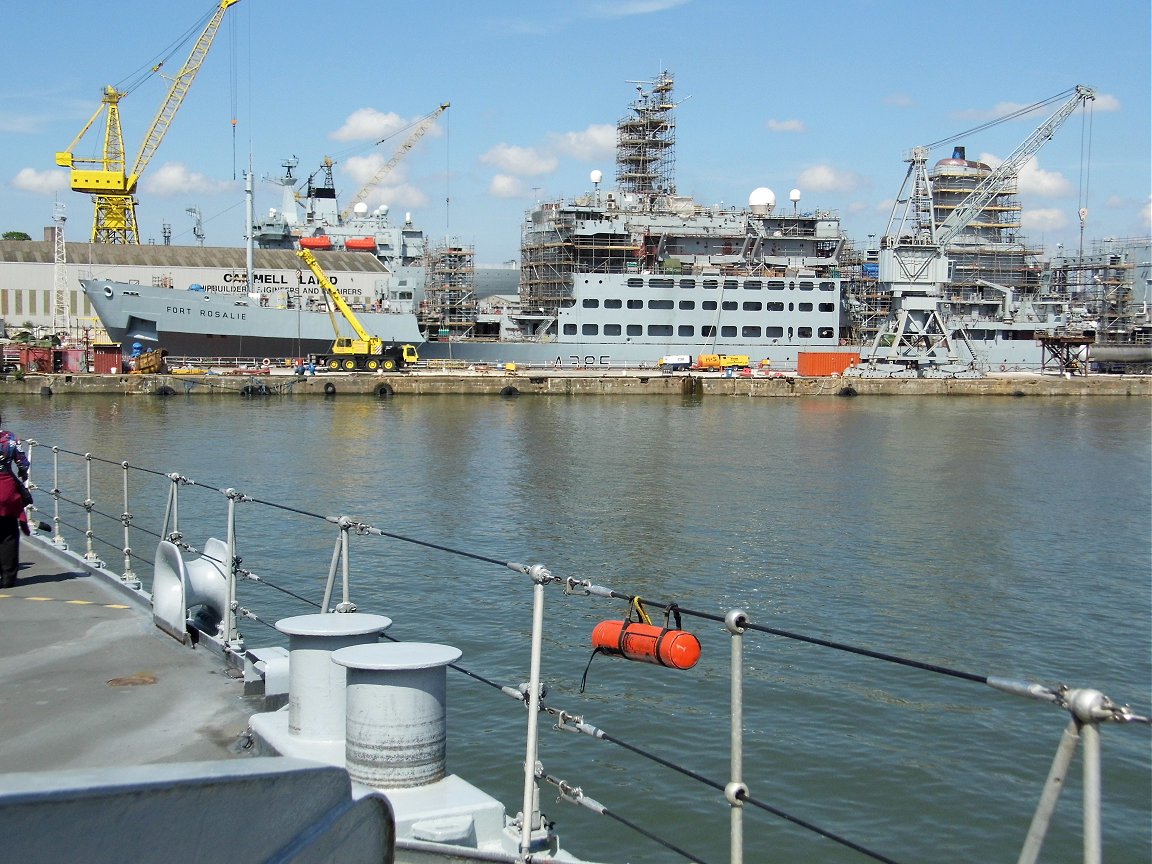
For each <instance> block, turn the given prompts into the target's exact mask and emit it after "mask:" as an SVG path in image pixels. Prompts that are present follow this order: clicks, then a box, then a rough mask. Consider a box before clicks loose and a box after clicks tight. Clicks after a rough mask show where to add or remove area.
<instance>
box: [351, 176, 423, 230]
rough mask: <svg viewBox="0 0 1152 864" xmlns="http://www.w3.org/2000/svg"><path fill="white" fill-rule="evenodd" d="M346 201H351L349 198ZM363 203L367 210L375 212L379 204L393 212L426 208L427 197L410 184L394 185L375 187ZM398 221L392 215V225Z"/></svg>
mask: <svg viewBox="0 0 1152 864" xmlns="http://www.w3.org/2000/svg"><path fill="white" fill-rule="evenodd" d="M353 194H355V193H353ZM348 200H351V196H349V199H348ZM364 203H365V204H367V205H368V209H369V210H375V209H376V208H377V207H378V206H379V205H381V204H385V205H387V206H388V209H389V210H390V211H395V210H396V209H397V208H405V209H418V208H420V207H425V206H427V204H428V196H427V195H426V194H424V190H422V189H419V188H417V187H416V186H413V185H412V184H411V183H395V184H394V185H388V186H377V187H376V188H375V189H373V190H372V191H371V192H369V193H368V195H367V196H365V198H364ZM399 219H400V217H399V215H397V214H396V213H393V214H392V224H393V225H396V224H398V223H399Z"/></svg>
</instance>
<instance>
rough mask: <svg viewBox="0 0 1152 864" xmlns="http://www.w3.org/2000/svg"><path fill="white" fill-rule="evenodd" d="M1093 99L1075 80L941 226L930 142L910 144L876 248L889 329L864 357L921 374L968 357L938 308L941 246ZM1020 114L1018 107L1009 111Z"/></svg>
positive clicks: (945, 267) (943, 276) (944, 265)
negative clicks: (931, 171) (931, 175)
mask: <svg viewBox="0 0 1152 864" xmlns="http://www.w3.org/2000/svg"><path fill="white" fill-rule="evenodd" d="M1066 92H1067V91H1066ZM1063 95H1064V94H1060V96H1063ZM1060 96H1057V97H1054V99H1055V98H1060ZM1095 98H1096V91H1095V90H1094V89H1093V88H1091V87H1086V86H1084V85H1077V86H1076V87H1075V88H1074V90H1073V91H1072V95H1071V97H1070V98H1069V99H1068V100H1067V101H1066V102H1064V103H1063V104H1062V105H1061V106H1060V107H1059V108H1058V109H1057V110H1056V112H1055V113H1054V114H1053V115H1052V116H1051V117H1049V118H1048V119H1047V120H1045V121H1044V122H1043V123H1042V124H1041V125H1040V126H1039V127H1037V129H1036V130H1035V131H1034V132H1033V133H1032V134H1031V135H1029V136H1028V138H1027V139H1025V140H1024V142H1023V143H1022V144H1020V146H1018V147H1017V148H1016V150H1015V151H1014V152H1013V153H1012V155H1011V156H1009V157H1008V158H1007V159H1005V160H1004V161H1003V162H1002V163H1001V164H1000V165H999V166H997V167H996V169H995V170H993V171H992V172H991V173H990V174H988V176H987V177H985V178H984V180H983V181H982V182H981V183H980V184H979V185H978V186H977V187H976V188H975V189H973V190H972V191H971V192H970V193H969V194H968V196H967V197H966V198H965V199H964V200H963V201H961V202H960V204H959V205H958V206H957V207H956V208H955V209H953V210H952V212H951V213H950V214H949V215H948V217H947V218H946V219H945V220H944V221H943V222H941V223H940V224H939V226H937V225H936V220H935V213H936V207H935V202H934V201H933V197H932V184H931V181H930V180H929V178H928V168H927V166H928V152H929V150H930V147H915V148H913V150H912V151H911V153H910V154H909V155H908V157H906V159H905V161H906V162H908V163H909V167H908V172H907V174H906V175H905V178H904V185H903V186H902V188H901V190H900V195H899V196H897V201H896V206H895V207H894V208H893V212H892V217H891V218H890V219H889V223H888V230H887V232H886V233H885V235H884V237H883V239H882V241H881V247H880V260H879V282H880V286H881V288H882V289H887V290H890V291H891V292H892V305H891V311H890V313H889V316H888V322H887V324H886V326H885V327H882V328H881V329H880V331H879V332H878V333H877V334H876V339H875V340H874V341H873V343H872V346H871V349H870V351H869V352H868V353H866V355H865V357H864V358H862V359H863V360H864V361H865V362H867V363H873V364H874V363H875V362H878V361H879V362H896V363H904V364H909V365H910V366H913V367H917V368H918V369H919V370H920V371H921V372H923V371H924V370H925V369H927V368H930V367H933V366H941V365H950V364H958V363H961V364H962V363H964V362H967V361H969V360H971V359H973V358H962V357H960V356H959V355H958V354H957V351H956V349H957V343H958V342H964V341H966V340H965V337H964V334H963V330H962V329H960V328H959V326H957V325H955V324H954V323H951V322H949V321H948V320H947V318H946V316H945V315H944V314H943V313H942V312H941V308H940V307H941V303H942V301H943V299H944V292H943V288H944V285H945V284H946V283H947V282H948V281H949V279H950V261H949V259H948V256H947V254H946V250H947V249H948V246H949V244H950V243H951V242H952V241H953V240H954V239H955V238H956V236H957V235H958V234H960V232H962V231H963V230H964V229H965V228H967V227H968V225H969V223H971V222H972V221H973V219H975V218H976V217H977V216H978V215H979V214H980V213H981V212H982V211H983V210H984V209H985V208H986V207H987V206H988V205H989V203H990V202H991V201H992V199H993V198H995V197H996V196H997V195H998V194H1000V192H1001V190H1002V188H1003V186H1004V183H1005V181H1007V180H1009V179H1010V178H1012V177H1014V176H1015V175H1016V173H1017V172H1018V171H1019V170H1020V169H1021V168H1022V167H1023V166H1024V163H1025V162H1027V161H1028V159H1029V158H1030V157H1031V156H1032V155H1033V154H1034V153H1035V152H1036V151H1037V150H1039V149H1040V148H1041V147H1042V146H1044V144H1045V143H1046V142H1047V141H1048V140H1049V139H1050V138H1051V137H1052V136H1053V135H1055V134H1056V131H1057V130H1058V129H1059V128H1060V127H1061V126H1062V125H1063V123H1064V121H1065V120H1067V119H1068V117H1070V116H1071V115H1072V113H1073V112H1074V111H1075V110H1076V109H1077V108H1079V107H1080V106H1081V105H1083V104H1085V103H1087V102H1090V101H1092V100H1094V99H1095ZM1051 101H1053V100H1048V102H1051ZM1032 107H1033V108H1034V107H1036V106H1032ZM1025 110H1026V111H1027V110H1031V109H1025ZM1019 113H1023V112H1017V114H1016V115H1013V116H1018V115H1019ZM901 205H903V210H902V211H900V210H899V208H900V206H901Z"/></svg>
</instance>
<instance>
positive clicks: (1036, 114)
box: [953, 93, 1120, 125]
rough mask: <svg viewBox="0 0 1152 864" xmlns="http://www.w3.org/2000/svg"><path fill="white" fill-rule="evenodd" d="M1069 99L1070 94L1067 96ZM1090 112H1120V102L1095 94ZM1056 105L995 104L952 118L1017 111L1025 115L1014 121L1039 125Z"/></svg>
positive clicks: (987, 116)
mask: <svg viewBox="0 0 1152 864" xmlns="http://www.w3.org/2000/svg"><path fill="white" fill-rule="evenodd" d="M1069 98H1071V94H1069ZM1034 104H1035V105H1037V106H1038V107H1036V108H1034V109H1033V110H1031V111H1025V109H1026V108H1029V107H1031V106H1032V105H1034ZM1087 104H1088V105H1089V106H1090V108H1091V110H1092V111H1104V112H1112V111H1119V110H1120V100H1119V99H1117V98H1116V97H1115V96H1113V95H1111V94H1109V93H1097V94H1096V98H1095V100H1093V101H1092V102H1089V103H1087ZM1057 107H1058V106H1057V105H1056V104H1055V103H1051V102H1049V103H1047V104H1044V105H1038V103H1033V102H1027V103H1025V102H997V103H996V104H995V105H993V106H992V107H991V108H969V109H968V110H966V111H956V112H953V116H954V117H957V118H960V119H964V120H979V121H985V120H995V119H996V118H998V117H1005V116H1007V115H1008V114H1015V113H1016V112H1017V111H1025V113H1023V114H1020V115H1019V116H1017V117H1014V118H1013V119H1014V120H1021V119H1023V120H1031V121H1033V122H1035V123H1036V124H1037V125H1039V123H1040V121H1041V120H1042V119H1043V118H1046V117H1050V116H1051V115H1052V114H1055V113H1056V109H1057Z"/></svg>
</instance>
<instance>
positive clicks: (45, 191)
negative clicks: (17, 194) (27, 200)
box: [11, 168, 68, 195]
mask: <svg viewBox="0 0 1152 864" xmlns="http://www.w3.org/2000/svg"><path fill="white" fill-rule="evenodd" d="M11 186H12V188H13V189H19V190H20V191H22V192H33V193H35V194H37V195H52V194H54V193H56V192H63V191H64V190H66V189H67V188H68V172H67V171H63V170H56V169H51V170H48V171H37V170H36V169H35V168H21V169H20V170H19V171H18V172H17V174H16V176H15V177H13V178H12V183H11Z"/></svg>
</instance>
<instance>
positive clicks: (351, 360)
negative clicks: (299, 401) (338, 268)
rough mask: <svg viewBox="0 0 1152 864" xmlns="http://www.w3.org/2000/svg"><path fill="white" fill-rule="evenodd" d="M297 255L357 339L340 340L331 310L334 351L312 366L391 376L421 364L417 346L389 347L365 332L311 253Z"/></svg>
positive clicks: (301, 251) (300, 250) (302, 251)
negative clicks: (398, 370)
mask: <svg viewBox="0 0 1152 864" xmlns="http://www.w3.org/2000/svg"><path fill="white" fill-rule="evenodd" d="M296 254H297V255H298V256H300V259H301V260H302V261H303V262H304V263H305V264H307V265H308V269H309V270H311V271H312V273H313V274H314V275H315V276H316V281H318V282H319V283H320V287H321V288H323V289H324V293H325V294H327V295H328V299H329V300H330V301H331V304H332V305H334V306H335V307H336V309H337V310H338V311H339V312H340V314H341V315H343V316H344V320H345V321H347V322H348V323H349V324H351V325H352V329H353V330H355V331H356V338H355V339H353V338H351V337H348V336H341V335H340V325H339V323H338V322H337V321H336V316H335V314H334V313H333V312H332V306H329V308H328V314H329V315H330V316H331V317H332V329H333V330H334V331H336V340H335V341H334V342H333V343H332V348H331V349H330V351H329V353H328V354H317V355H315V357H314V358H313V362H314V363H315V364H316V365H317V366H322V367H324V368H326V369H331V370H332V371H334V372H335V371H338V370H343V371H345V372H358V371H362V370H366V371H368V372H377V371H380V370H383V371H385V372H391V371H393V370H395V369H401V368H403V367H405V366H408V365H411V364H412V363H416V362H418V361H419V360H420V355H419V354H417V353H416V348H415V346H413V345H397V344H395V343H387V342H385V341H384V340H383V339H381V338H380V337H379V336H372V335H371V334H369V332H368V331H367V330H365V329H364V325H363V324H361V323H360V319H359V318H357V317H356V313H355V312H353V311H352V308H351V307H350V306H349V305H348V304H347V303H346V302H344V298H343V297H341V296H340V292H339V291H337V290H336V286H335V285H333V284H332V281H331V280H330V279H329V278H328V274H326V273H325V272H324V268H323V267H321V266H320V262H319V261H317V260H316V256H315V255H313V254H312V252H311V250H309V249H299V250H297V252H296Z"/></svg>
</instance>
